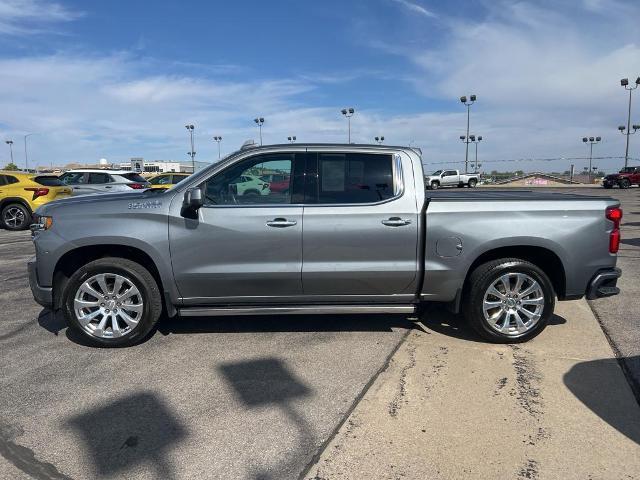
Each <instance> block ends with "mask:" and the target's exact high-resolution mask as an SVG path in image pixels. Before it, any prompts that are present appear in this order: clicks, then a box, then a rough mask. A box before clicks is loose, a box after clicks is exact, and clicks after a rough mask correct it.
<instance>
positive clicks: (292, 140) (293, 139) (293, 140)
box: [287, 135, 296, 143]
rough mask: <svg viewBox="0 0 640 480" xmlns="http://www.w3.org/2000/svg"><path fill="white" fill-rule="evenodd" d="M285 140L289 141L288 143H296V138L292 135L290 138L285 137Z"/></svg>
mask: <svg viewBox="0 0 640 480" xmlns="http://www.w3.org/2000/svg"><path fill="white" fill-rule="evenodd" d="M287 140H289V143H296V136H295V135H292V136H290V137H287Z"/></svg>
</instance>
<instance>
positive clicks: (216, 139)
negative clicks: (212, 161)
mask: <svg viewBox="0 0 640 480" xmlns="http://www.w3.org/2000/svg"><path fill="white" fill-rule="evenodd" d="M213 139H214V140H215V141H216V142H217V143H218V160H220V142H221V141H222V137H219V136H215V137H213Z"/></svg>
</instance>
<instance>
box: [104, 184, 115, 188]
mask: <svg viewBox="0 0 640 480" xmlns="http://www.w3.org/2000/svg"><path fill="white" fill-rule="evenodd" d="M104 188H113V187H112V186H111V185H105V186H104Z"/></svg>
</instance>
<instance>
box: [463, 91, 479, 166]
mask: <svg viewBox="0 0 640 480" xmlns="http://www.w3.org/2000/svg"><path fill="white" fill-rule="evenodd" d="M460 101H461V102H462V104H463V105H465V106H466V107H467V138H466V140H465V142H464V143H465V144H466V148H465V153H464V173H468V171H469V117H470V116H471V105H473V104H474V102H475V101H476V96H475V95H470V96H469V101H468V102H467V97H466V96H462V97H460Z"/></svg>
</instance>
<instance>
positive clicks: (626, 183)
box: [620, 178, 631, 188]
mask: <svg viewBox="0 0 640 480" xmlns="http://www.w3.org/2000/svg"><path fill="white" fill-rule="evenodd" d="M630 186H631V182H630V181H629V179H628V178H623V179H622V180H620V188H629V187H630Z"/></svg>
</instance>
